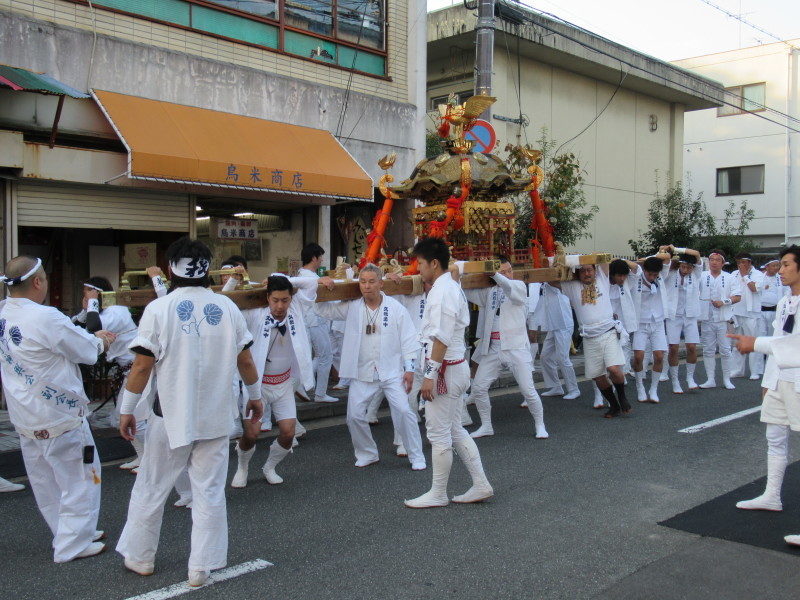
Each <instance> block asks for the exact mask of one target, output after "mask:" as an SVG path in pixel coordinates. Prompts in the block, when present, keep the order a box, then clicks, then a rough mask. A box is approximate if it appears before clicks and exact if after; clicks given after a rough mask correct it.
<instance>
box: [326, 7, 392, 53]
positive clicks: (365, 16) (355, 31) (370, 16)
mask: <svg viewBox="0 0 800 600" xmlns="http://www.w3.org/2000/svg"><path fill="white" fill-rule="evenodd" d="M384 20H385V19H384V3H383V0H338V1H337V3H336V27H337V37H338V38H339V39H340V40H344V41H346V42H351V43H353V44H357V45H359V46H368V47H370V48H375V49H377V50H383V24H384Z"/></svg>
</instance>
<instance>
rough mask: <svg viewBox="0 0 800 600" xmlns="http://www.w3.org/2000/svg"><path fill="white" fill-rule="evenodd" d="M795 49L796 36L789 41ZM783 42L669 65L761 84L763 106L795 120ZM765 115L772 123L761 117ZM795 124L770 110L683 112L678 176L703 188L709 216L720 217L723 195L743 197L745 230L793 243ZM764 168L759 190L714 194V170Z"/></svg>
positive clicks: (798, 57)
mask: <svg viewBox="0 0 800 600" xmlns="http://www.w3.org/2000/svg"><path fill="white" fill-rule="evenodd" d="M792 43H793V44H794V45H795V46H796V47H800V40H793V41H792ZM799 61H800V52H799V51H798V50H795V51H794V54H793V56H792V53H791V51H790V49H789V47H788V46H787V45H786V44H783V43H776V44H767V45H764V46H757V47H754V48H745V49H742V50H733V51H730V52H724V53H719V54H711V55H707V56H700V57H696V58H688V59H685V60H681V61H677V62H676V64H677V65H678V66H680V67H683V68H685V69H689V70H691V71H694V72H696V73H698V74H699V75H704V76H706V77H711V78H714V79H717V80H718V81H721V82H722V83H723V85H724V86H725V87H733V86H738V85H747V84H753V83H761V82H765V84H766V85H765V91H766V101H765V104H766V106H768V107H770V108H773V109H775V110H776V111H779V112H780V113H786V114H789V115H790V116H791V117H792V118H794V119H797V118H798V117H800V106H798V104H799V102H800V100H798V98H800V87H798V62H799ZM761 117H766V118H768V119H770V120H772V121H775V122H774V123H773V122H769V121H767V120H766V119H764V118H761ZM787 124H788V125H789V127H791V128H793V129H796V130H798V131H800V122H799V121H792V120H791V119H790V120H787V118H786V117H785V116H782V115H780V114H777V113H775V112H770V111H763V112H758V113H756V114H738V115H730V116H724V117H718V116H717V110H716V109H710V110H703V111H697V112H694V113H690V114H687V115H686V125H685V132H686V133H685V139H684V170H685V180H686V181H687V183H690V184H691V186H692V188H693V190H694V191H695V192H703V197H704V200H705V201H706V204H707V205H708V207H709V209H710V210H711V211H712V213H713V214H714V215H715V216H716V217H718V218H721V217H722V216H723V213H724V211H725V209H726V208H727V206H728V201H729V199H731V198H732V199H733V200H734V201H736V202H737V205H738V203H739V201H740V200H747V202H748V204H749V206H750V208H753V209H754V210H755V213H756V216H755V218H754V219H753V221H752V223H751V225H750V231H749V234H750V235H751V236H752V237H753V238H754V239H755V241H756V242H758V243H761V244H762V245H764V246H775V245H778V244H780V243H782V242H786V241H787V240H788V243H797V242H798V240H800V186H799V185H798V181H800V135H798V133H797V132H791V131H790V130H789V129H787V127H786V125H787ZM760 164H763V165H764V193H763V194H752V195H741V196H719V197H718V196H717V195H716V171H717V169H720V168H726V167H738V166H748V165H760Z"/></svg>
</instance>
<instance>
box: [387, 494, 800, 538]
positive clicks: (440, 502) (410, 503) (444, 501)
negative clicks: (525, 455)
mask: <svg viewBox="0 0 800 600" xmlns="http://www.w3.org/2000/svg"><path fill="white" fill-rule="evenodd" d="M403 503H404V504H405V505H406V506H407V507H408V508H441V507H443V506H447V505H448V504H450V499H449V498H448V497H447V494H442V495H437V494H434V493H433V492H430V491H428V492H425V493H424V494H422V496H419V497H417V498H414V499H413V500H405V501H404V502H403ZM798 537H800V536H798Z"/></svg>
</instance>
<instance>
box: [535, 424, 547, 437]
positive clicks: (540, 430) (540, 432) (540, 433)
mask: <svg viewBox="0 0 800 600" xmlns="http://www.w3.org/2000/svg"><path fill="white" fill-rule="evenodd" d="M549 437H550V434H549V433H547V429H545V427H544V423H542V424H541V425H537V426H536V439H537V440H546V439H547V438H549Z"/></svg>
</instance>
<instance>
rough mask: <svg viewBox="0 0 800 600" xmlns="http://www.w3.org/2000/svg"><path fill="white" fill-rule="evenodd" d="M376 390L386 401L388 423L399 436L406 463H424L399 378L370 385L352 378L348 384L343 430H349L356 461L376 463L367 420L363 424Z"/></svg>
mask: <svg viewBox="0 0 800 600" xmlns="http://www.w3.org/2000/svg"><path fill="white" fill-rule="evenodd" d="M379 391H380V392H383V395H384V396H386V400H387V401H388V402H389V408H390V409H391V411H392V424H393V425H394V429H395V431H396V432H398V433H399V434H400V439H401V440H402V441H403V446H405V448H406V450H407V451H408V460H409V461H410V462H411V463H412V464H413V463H415V462H425V456H424V455H423V453H422V437H421V436H420V433H419V426H418V425H417V415H416V414H414V412H413V411H412V410H411V407H410V406H409V405H408V395H407V394H406V391H405V389H404V388H403V379H402V378H401V377H392V378H390V379H387V380H385V381H371V382H366V381H359V380H358V379H353V380H352V381H351V382H350V392H349V395H348V399H347V428H348V429H349V430H350V437H351V439H352V440H353V449H354V450H355V455H356V460H357V461H362V462H369V461H373V460H378V446H377V445H376V444H375V440H374V439H373V437H372V432H371V431H370V428H369V421H367V407H368V406H369V402H370V400H371V399H372V398H373V396H374V395H375V394H376V393H378V392H379Z"/></svg>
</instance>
